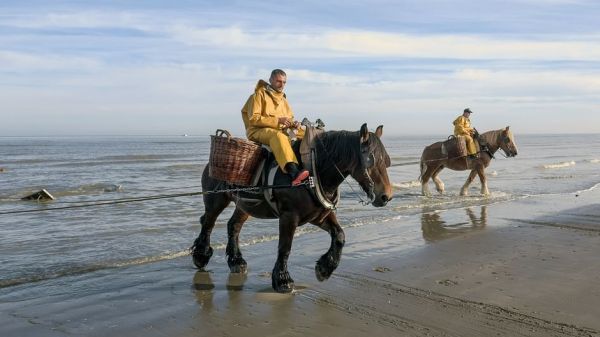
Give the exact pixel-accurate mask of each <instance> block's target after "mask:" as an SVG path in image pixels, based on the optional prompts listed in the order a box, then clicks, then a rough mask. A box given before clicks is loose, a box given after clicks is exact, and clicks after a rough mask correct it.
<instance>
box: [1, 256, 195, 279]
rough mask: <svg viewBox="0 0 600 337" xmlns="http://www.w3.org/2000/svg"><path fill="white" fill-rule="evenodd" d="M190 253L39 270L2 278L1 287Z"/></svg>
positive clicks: (173, 257)
mask: <svg viewBox="0 0 600 337" xmlns="http://www.w3.org/2000/svg"><path fill="white" fill-rule="evenodd" d="M189 254H190V252H189V251H188V250H184V251H179V252H170V253H166V254H162V255H157V256H148V257H140V258H134V259H131V260H124V261H114V262H107V263H98V264H91V265H84V266H74V267H70V268H64V269H63V270H58V271H54V272H49V273H39V272H38V273H36V274H35V275H26V276H21V277H17V278H13V279H6V280H0V288H6V287H12V286H16V285H20V284H25V283H33V282H40V281H45V280H50V279H56V278H60V277H66V276H76V275H82V274H87V273H92V272H95V271H99V270H103V269H112V268H122V267H129V266H137V265H141V264H147V263H152V262H158V261H164V260H172V259H176V258H178V257H182V256H186V255H189ZM53 270H56V269H53Z"/></svg>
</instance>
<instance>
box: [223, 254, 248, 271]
mask: <svg viewBox="0 0 600 337" xmlns="http://www.w3.org/2000/svg"><path fill="white" fill-rule="evenodd" d="M227 265H229V271H230V272H232V273H240V274H246V273H247V272H248V264H247V263H246V260H244V258H243V257H241V256H234V257H229V258H228V259H227Z"/></svg>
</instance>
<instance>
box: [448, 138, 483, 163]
mask: <svg viewBox="0 0 600 337" xmlns="http://www.w3.org/2000/svg"><path fill="white" fill-rule="evenodd" d="M473 141H474V142H475V148H476V149H477V152H480V150H481V146H480V142H479V139H477V137H473ZM440 150H441V152H442V155H444V156H446V158H448V159H456V158H461V157H466V156H467V155H468V152H467V141H466V140H465V137H464V136H448V139H447V140H446V141H444V142H442V147H441V149H440Z"/></svg>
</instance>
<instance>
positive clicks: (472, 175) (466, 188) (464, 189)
mask: <svg viewBox="0 0 600 337" xmlns="http://www.w3.org/2000/svg"><path fill="white" fill-rule="evenodd" d="M476 174H477V171H476V170H472V171H471V173H469V177H468V178H467V181H465V184H464V185H463V187H462V188H461V189H460V195H462V196H463V197H464V196H467V195H469V185H471V183H472V182H473V179H475V175H476Z"/></svg>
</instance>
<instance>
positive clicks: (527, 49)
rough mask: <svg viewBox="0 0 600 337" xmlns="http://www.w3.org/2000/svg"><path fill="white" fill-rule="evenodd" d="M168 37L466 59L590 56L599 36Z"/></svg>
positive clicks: (176, 33)
mask: <svg viewBox="0 0 600 337" xmlns="http://www.w3.org/2000/svg"><path fill="white" fill-rule="evenodd" d="M168 32H169V33H170V34H171V35H172V37H173V39H175V40H177V41H180V42H182V43H185V44H188V45H192V46H213V47H217V48H224V49H225V48H232V49H236V50H237V51H238V52H242V53H244V52H246V53H248V54H257V53H263V54H266V55H268V54H271V53H280V54H287V55H302V56H309V57H310V56H314V57H316V56H319V57H322V56H329V57H340V56H342V55H343V56H345V57H348V56H358V57H361V56H362V57H370V58H373V57H405V58H438V59H466V60H532V61H542V60H590V61H596V60H598V59H599V58H600V36H598V35H588V36H576V37H569V36H561V37H558V38H556V37H555V38H553V37H549V36H545V37H544V38H543V39H540V38H537V39H536V38H535V37H532V38H530V39H515V38H512V39H509V38H501V37H497V36H490V35H473V34H468V35H455V34H454V35H452V34H428V35H416V34H413V35H411V34H403V33H386V32H377V31H364V30H351V31H343V30H330V31H323V32H313V33H293V32H285V31H284V32H280V30H278V29H270V30H268V31H260V30H248V31H245V30H244V29H242V28H241V27H237V26H230V27H217V28H207V29H203V28H194V27H190V26H185V25H177V26H173V27H171V28H168Z"/></svg>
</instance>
